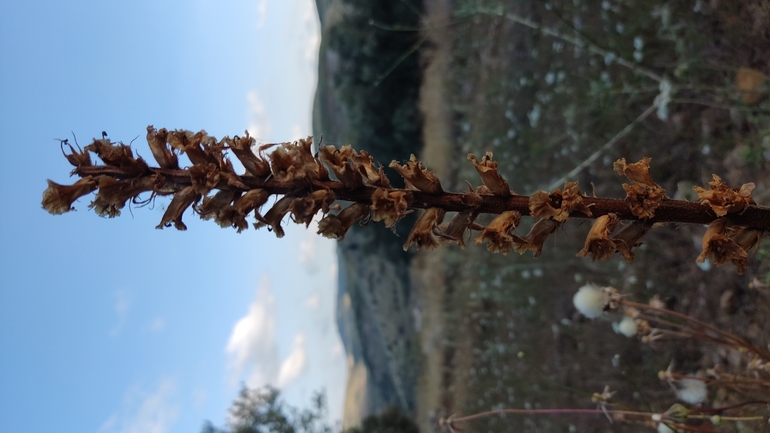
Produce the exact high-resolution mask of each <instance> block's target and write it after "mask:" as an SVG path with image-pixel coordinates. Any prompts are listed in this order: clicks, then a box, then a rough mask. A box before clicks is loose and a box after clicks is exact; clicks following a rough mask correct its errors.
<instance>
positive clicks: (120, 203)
mask: <svg viewBox="0 0 770 433" xmlns="http://www.w3.org/2000/svg"><path fill="white" fill-rule="evenodd" d="M161 181H162V180H161V178H160V177H159V176H158V175H152V176H146V177H140V178H136V179H127V180H121V181H119V180H115V178H113V177H110V176H99V184H98V188H99V191H98V192H97V193H96V197H95V198H94V201H93V202H91V204H90V205H88V207H90V208H92V209H94V211H95V212H96V214H97V215H99V216H101V217H109V218H114V217H116V216H119V215H120V210H121V209H123V207H124V206H125V205H126V201H128V200H129V199H130V198H134V197H138V196H139V194H142V193H144V192H149V191H153V190H154V189H155V188H156V187H157V185H158V183H160V182H161Z"/></svg>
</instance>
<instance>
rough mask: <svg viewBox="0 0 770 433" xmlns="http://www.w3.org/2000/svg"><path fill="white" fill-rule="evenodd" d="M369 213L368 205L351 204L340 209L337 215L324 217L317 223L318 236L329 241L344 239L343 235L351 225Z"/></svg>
mask: <svg viewBox="0 0 770 433" xmlns="http://www.w3.org/2000/svg"><path fill="white" fill-rule="evenodd" d="M370 213H371V209H370V208H369V205H367V204H365V203H353V204H352V205H350V206H348V207H346V208H345V209H342V211H341V212H340V213H338V214H337V215H326V216H325V217H324V218H323V219H321V221H318V234H319V235H322V236H324V237H327V238H331V239H339V240H340V241H341V240H343V239H344V238H345V233H347V232H348V230H350V227H352V226H353V224H354V223H355V222H356V221H358V220H360V219H361V218H364V217H366V216H367V215H369V214H370Z"/></svg>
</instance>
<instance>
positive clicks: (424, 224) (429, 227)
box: [404, 207, 445, 251]
mask: <svg viewBox="0 0 770 433" xmlns="http://www.w3.org/2000/svg"><path fill="white" fill-rule="evenodd" d="M444 214H445V211H444V209H441V208H437V207H432V208H429V209H426V210H425V212H423V213H422V215H420V218H418V219H417V222H416V223H415V224H414V227H413V228H412V231H411V232H410V233H409V237H408V238H407V239H406V243H405V244H404V251H406V250H408V249H409V247H410V246H411V245H412V244H415V245H417V249H420V248H425V249H426V250H433V249H435V248H436V247H437V246H439V243H438V241H436V238H434V237H433V231H434V230H435V229H436V226H438V225H439V224H441V222H442V221H443V220H444Z"/></svg>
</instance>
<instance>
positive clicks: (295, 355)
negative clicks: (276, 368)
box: [278, 332, 307, 388]
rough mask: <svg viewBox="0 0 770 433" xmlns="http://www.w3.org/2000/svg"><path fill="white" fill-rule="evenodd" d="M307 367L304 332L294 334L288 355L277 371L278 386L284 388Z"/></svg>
mask: <svg viewBox="0 0 770 433" xmlns="http://www.w3.org/2000/svg"><path fill="white" fill-rule="evenodd" d="M306 368H307V351H306V350H305V333H304V332H300V333H298V334H297V335H295V336H294V343H293V347H292V350H291V353H290V354H289V356H288V357H287V358H286V359H285V360H284V361H283V363H282V364H281V370H280V372H279V373H278V387H279V388H285V387H286V386H288V385H290V384H291V383H292V382H294V381H295V380H297V379H298V378H299V377H300V376H301V375H302V373H304V372H305V369H306Z"/></svg>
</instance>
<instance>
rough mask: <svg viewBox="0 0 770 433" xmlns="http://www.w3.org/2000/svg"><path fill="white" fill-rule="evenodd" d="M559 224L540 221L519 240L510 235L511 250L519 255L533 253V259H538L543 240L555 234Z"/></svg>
mask: <svg viewBox="0 0 770 433" xmlns="http://www.w3.org/2000/svg"><path fill="white" fill-rule="evenodd" d="M561 224H562V223H560V222H558V221H554V220H552V219H541V220H540V221H538V222H536V223H535V225H534V226H532V228H531V229H530V230H529V233H527V235H526V236H525V237H523V238H521V237H519V236H516V235H512V237H513V248H514V249H515V250H516V252H517V253H519V254H524V253H525V252H526V251H534V252H535V254H534V257H535V258H537V257H540V253H541V252H542V251H543V244H544V243H545V240H546V239H548V236H550V235H551V233H553V232H555V231H556V229H558V228H559V227H560V226H561Z"/></svg>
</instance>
